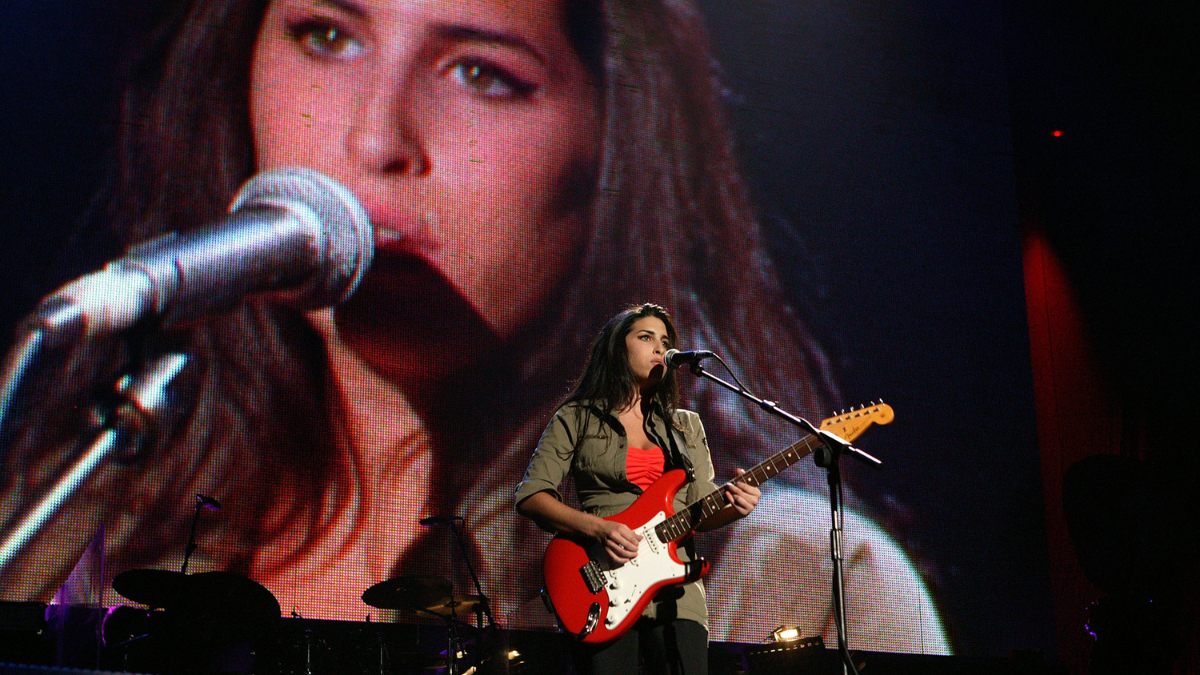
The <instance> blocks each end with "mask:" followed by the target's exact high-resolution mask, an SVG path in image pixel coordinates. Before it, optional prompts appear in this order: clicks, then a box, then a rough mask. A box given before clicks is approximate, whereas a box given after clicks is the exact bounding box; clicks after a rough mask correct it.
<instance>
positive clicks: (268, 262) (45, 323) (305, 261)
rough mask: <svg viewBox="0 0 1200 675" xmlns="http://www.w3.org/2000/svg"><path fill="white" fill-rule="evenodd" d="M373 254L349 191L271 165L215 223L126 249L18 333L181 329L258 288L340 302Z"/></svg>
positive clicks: (308, 305) (305, 301) (285, 297)
mask: <svg viewBox="0 0 1200 675" xmlns="http://www.w3.org/2000/svg"><path fill="white" fill-rule="evenodd" d="M373 255H374V231H373V229H372V227H371V222H370V219H369V217H368V216H367V213H366V211H365V210H364V209H363V207H362V205H361V204H359V203H358V200H357V199H355V197H354V195H353V194H352V193H351V192H350V190H348V189H347V188H346V187H344V186H343V185H342V184H340V183H338V182H337V181H335V180H333V179H332V178H329V177H328V176H325V175H323V174H321V173H319V172H317V171H314V170H312V169H307V168H301V167H286V168H280V169H273V170H271V171H267V172H264V173H260V174H258V175H256V176H254V177H253V178H251V179H250V180H249V181H247V182H246V184H245V185H243V186H242V188H241V189H240V190H239V191H238V193H237V195H236V196H235V197H234V199H233V203H232V204H231V205H230V207H229V215H228V216H226V217H225V218H223V219H222V220H220V221H218V222H217V223H215V224H213V225H210V226H208V227H206V228H203V229H199V230H195V231H192V232H183V233H177V232H170V233H167V234H164V235H162V236H159V237H155V238H153V239H150V240H148V241H145V242H142V243H140V244H138V245H136V246H134V247H133V248H131V249H130V250H129V253H128V254H126V255H125V257H123V258H120V259H118V260H115V261H112V262H110V263H108V264H107V265H106V266H105V267H104V268H102V269H101V270H99V271H97V272H92V273H91V274H87V275H85V276H82V277H80V278H79V279H76V280H75V281H72V282H70V283H68V284H67V285H66V286H63V287H62V288H60V289H59V290H58V291H57V292H55V293H54V294H53V295H51V296H49V297H48V298H46V299H45V300H43V301H42V303H41V305H40V306H39V307H38V309H37V311H35V312H34V314H33V315H31V317H30V318H29V319H27V320H26V324H25V326H24V327H25V328H26V329H27V330H31V331H32V330H40V331H41V332H42V333H43V340H45V341H46V342H47V343H49V344H51V345H54V344H62V343H64V342H66V341H68V340H71V339H78V338H81V337H95V336H100V335H111V334H115V333H120V332H122V331H125V330H128V329H129V328H132V327H133V326H134V325H135V324H137V323H138V322H139V321H141V320H142V319H143V318H144V317H146V316H147V315H154V316H157V317H160V318H161V322H162V326H163V327H167V328H169V327H173V326H176V325H180V324H185V323H187V322H189V321H193V320H196V319H199V318H201V317H204V316H206V315H209V314H212V313H216V312H220V311H224V310H228V309H231V308H233V307H234V306H236V305H237V303H238V302H240V301H241V300H242V299H243V298H244V297H246V296H247V295H250V294H253V293H261V292H265V291H275V292H278V294H279V297H280V299H281V300H282V301H284V302H287V303H288V304H290V305H292V306H295V307H297V308H300V309H315V308H318V307H323V306H326V305H331V304H335V303H338V302H341V301H343V300H345V299H346V298H348V297H349V296H350V294H351V293H353V292H354V290H355V289H356V288H357V287H358V284H359V282H360V281H361V280H362V278H363V276H364V275H365V274H366V271H367V268H368V267H370V265H371V259H372V257H373Z"/></svg>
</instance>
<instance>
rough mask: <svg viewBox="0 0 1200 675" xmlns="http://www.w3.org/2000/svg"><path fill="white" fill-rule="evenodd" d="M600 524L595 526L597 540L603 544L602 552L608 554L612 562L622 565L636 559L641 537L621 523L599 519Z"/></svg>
mask: <svg viewBox="0 0 1200 675" xmlns="http://www.w3.org/2000/svg"><path fill="white" fill-rule="evenodd" d="M599 520H600V524H599V525H598V526H597V527H598V529H599V534H598V535H597V539H599V540H600V541H601V542H603V544H604V550H605V551H606V552H607V553H608V557H610V558H612V560H613V562H615V563H617V564H619V565H624V564H625V563H627V562H629V561H630V560H633V559H634V558H636V557H637V552H638V543H639V542H640V541H641V540H642V535H640V534H638V533H636V532H634V531H633V530H631V529H629V526H627V525H624V524H622V523H615V522H613V521H611V520H604V519H603V518H600V519H599Z"/></svg>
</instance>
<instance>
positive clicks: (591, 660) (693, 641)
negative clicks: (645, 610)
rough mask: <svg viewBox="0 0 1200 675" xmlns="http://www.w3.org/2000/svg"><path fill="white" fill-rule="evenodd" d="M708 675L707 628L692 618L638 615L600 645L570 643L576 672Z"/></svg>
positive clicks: (595, 673) (589, 674) (589, 673)
mask: <svg viewBox="0 0 1200 675" xmlns="http://www.w3.org/2000/svg"><path fill="white" fill-rule="evenodd" d="M639 657H640V660H641V663H642V664H643V666H644V668H645V670H644V671H643V672H645V673H646V674H647V675H708V629H706V628H705V627H704V626H701V625H700V624H698V623H696V622H695V621H687V620H685V619H669V620H665V621H651V620H650V619H646V618H642V619H640V620H638V622H637V623H636V624H634V626H633V628H631V629H630V630H629V632H628V633H625V634H624V635H622V636H621V637H619V638H617V639H616V640H613V641H612V642H608V643H605V644H602V645H590V644H587V643H583V642H578V641H573V642H572V643H571V660H572V661H574V662H575V671H576V672H578V673H579V675H637V673H638V672H639V671H638V661H639Z"/></svg>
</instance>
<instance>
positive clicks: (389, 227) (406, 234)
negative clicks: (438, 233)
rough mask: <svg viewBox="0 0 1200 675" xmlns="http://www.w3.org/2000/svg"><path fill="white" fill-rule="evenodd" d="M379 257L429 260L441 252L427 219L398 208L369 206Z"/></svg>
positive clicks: (368, 212) (367, 206)
mask: <svg viewBox="0 0 1200 675" xmlns="http://www.w3.org/2000/svg"><path fill="white" fill-rule="evenodd" d="M365 206H366V209H367V214H368V215H369V216H370V218H371V225H372V226H373V227H374V231H375V253H376V255H377V256H380V257H385V258H386V257H394V256H413V257H418V258H424V259H426V260H428V259H429V257H430V256H432V254H433V253H435V252H436V251H437V249H438V245H437V242H435V241H434V239H433V237H432V236H431V233H430V230H429V227H428V225H427V224H426V222H425V220H424V219H422V218H419V217H416V216H414V215H412V214H410V213H406V212H403V211H401V210H399V209H394V208H387V207H381V206H375V205H371V204H369V203H368V204H366V205H365Z"/></svg>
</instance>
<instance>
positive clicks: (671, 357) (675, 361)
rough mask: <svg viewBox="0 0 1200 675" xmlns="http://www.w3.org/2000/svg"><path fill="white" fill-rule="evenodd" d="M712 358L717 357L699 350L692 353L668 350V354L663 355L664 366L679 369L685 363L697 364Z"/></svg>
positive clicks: (706, 351)
mask: <svg viewBox="0 0 1200 675" xmlns="http://www.w3.org/2000/svg"><path fill="white" fill-rule="evenodd" d="M710 356H715V354H713V353H712V352H710V351H708V350H705V349H697V350H696V351H692V352H681V351H679V350H678V349H668V350H667V353H666V354H663V365H664V366H666V367H667V368H678V367H679V366H682V365H683V364H685V363H688V364H696V363H700V362H701V361H702V360H704V359H707V358H708V357H710Z"/></svg>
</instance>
